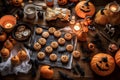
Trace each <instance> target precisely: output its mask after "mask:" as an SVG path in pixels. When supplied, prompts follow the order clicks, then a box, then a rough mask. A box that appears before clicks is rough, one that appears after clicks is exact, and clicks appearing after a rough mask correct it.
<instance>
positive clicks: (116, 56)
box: [115, 49, 120, 67]
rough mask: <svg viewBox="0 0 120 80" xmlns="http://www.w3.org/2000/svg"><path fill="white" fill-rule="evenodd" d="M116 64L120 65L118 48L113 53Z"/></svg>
mask: <svg viewBox="0 0 120 80" xmlns="http://www.w3.org/2000/svg"><path fill="white" fill-rule="evenodd" d="M115 61H116V64H117V65H118V66H119V67H120V49H119V50H118V51H117V52H116V54H115Z"/></svg>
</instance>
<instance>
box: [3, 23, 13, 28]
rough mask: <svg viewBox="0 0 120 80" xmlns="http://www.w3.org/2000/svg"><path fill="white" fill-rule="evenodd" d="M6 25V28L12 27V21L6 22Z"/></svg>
mask: <svg viewBox="0 0 120 80" xmlns="http://www.w3.org/2000/svg"><path fill="white" fill-rule="evenodd" d="M4 27H5V28H12V27H13V25H12V24H11V23H6V24H5V26H4Z"/></svg>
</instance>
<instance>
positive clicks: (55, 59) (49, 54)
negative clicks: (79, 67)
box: [31, 25, 76, 69]
mask: <svg viewBox="0 0 120 80" xmlns="http://www.w3.org/2000/svg"><path fill="white" fill-rule="evenodd" d="M34 32H35V35H34V41H33V43H32V48H33V49H32V54H33V55H32V56H31V58H34V59H35V60H36V61H38V63H39V64H47V65H51V66H53V67H62V68H66V69H71V66H72V65H71V64H72V59H73V57H72V52H73V51H74V50H75V46H74V45H75V43H76V40H75V39H76V36H75V35H74V34H72V33H70V32H65V31H62V30H57V29H56V28H55V27H47V26H42V25H39V26H36V27H35V29H34Z"/></svg>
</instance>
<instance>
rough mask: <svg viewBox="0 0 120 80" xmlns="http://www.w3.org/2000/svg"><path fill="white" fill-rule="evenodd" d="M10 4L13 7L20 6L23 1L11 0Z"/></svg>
mask: <svg viewBox="0 0 120 80" xmlns="http://www.w3.org/2000/svg"><path fill="white" fill-rule="evenodd" d="M12 2H13V4H14V5H15V6H20V5H21V3H22V2H23V0H12Z"/></svg>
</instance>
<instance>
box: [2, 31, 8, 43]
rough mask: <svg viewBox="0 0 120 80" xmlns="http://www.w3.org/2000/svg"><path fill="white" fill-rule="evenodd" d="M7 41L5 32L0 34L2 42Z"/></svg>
mask: <svg viewBox="0 0 120 80" xmlns="http://www.w3.org/2000/svg"><path fill="white" fill-rule="evenodd" d="M6 39H7V34H6V33H5V32H3V33H1V34H0V41H5V40H6Z"/></svg>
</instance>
